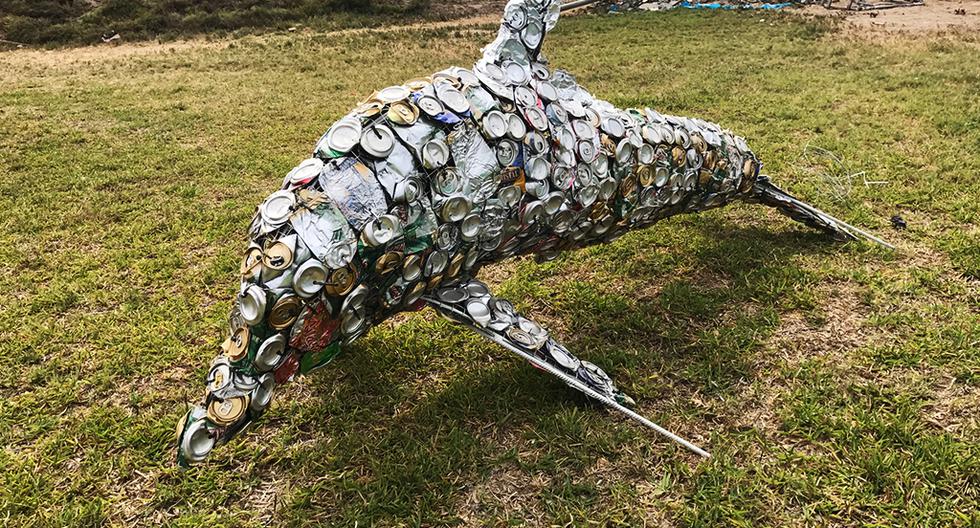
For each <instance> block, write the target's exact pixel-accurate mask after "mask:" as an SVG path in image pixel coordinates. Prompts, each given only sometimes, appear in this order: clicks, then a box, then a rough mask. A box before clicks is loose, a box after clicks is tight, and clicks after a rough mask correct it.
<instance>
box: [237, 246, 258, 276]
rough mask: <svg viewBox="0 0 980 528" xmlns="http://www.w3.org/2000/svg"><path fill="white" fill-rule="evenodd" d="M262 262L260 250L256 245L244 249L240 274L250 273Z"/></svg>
mask: <svg viewBox="0 0 980 528" xmlns="http://www.w3.org/2000/svg"><path fill="white" fill-rule="evenodd" d="M260 264H262V250H261V249H259V248H257V247H250V248H248V250H247V251H245V256H244V257H243V258H242V265H241V268H240V269H241V273H242V275H243V276H244V275H250V274H251V273H252V272H253V271H254V270H255V268H256V266H259V265H260Z"/></svg>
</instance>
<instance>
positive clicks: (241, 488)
mask: <svg viewBox="0 0 980 528" xmlns="http://www.w3.org/2000/svg"><path fill="white" fill-rule="evenodd" d="M760 18H761V17H759V16H757V15H749V14H738V13H719V14H699V13H689V12H676V13H666V14H636V15H630V16H620V17H608V18H596V17H574V18H568V19H565V20H563V21H562V24H561V25H560V26H559V29H558V30H557V31H556V32H555V33H554V34H553V35H551V36H549V41H548V51H549V58H550V59H551V60H552V62H553V64H554V65H556V66H561V67H566V68H568V69H570V70H572V71H573V72H574V73H576V74H577V75H578V77H579V80H580V82H582V83H583V84H585V85H586V86H587V87H589V88H590V90H592V91H593V93H595V94H596V95H599V96H602V97H605V98H607V99H608V100H610V101H611V102H613V103H616V104H618V105H622V106H651V107H654V108H657V109H658V110H661V111H664V112H669V113H675V114H680V115H695V116H700V117H703V118H706V119H711V120H716V121H719V122H721V123H723V124H724V125H725V126H728V127H731V128H732V129H734V130H736V131H738V132H740V133H742V134H744V135H745V136H746V137H748V138H750V144H751V145H752V146H753V148H754V149H755V150H756V151H757V152H758V153H759V154H760V156H762V158H763V160H765V161H766V163H767V165H766V171H767V172H769V173H770V174H772V175H773V176H774V177H775V179H776V180H777V181H778V182H781V183H783V184H785V185H786V186H787V187H789V188H791V189H792V190H793V191H794V192H796V193H797V194H800V195H803V196H809V197H813V196H818V195H819V193H818V192H817V191H818V189H816V188H815V186H816V185H817V183H816V181H815V180H814V179H813V178H812V175H811V174H809V172H808V171H807V170H806V168H805V167H804V166H803V165H804V164H803V163H802V161H801V156H802V150H803V147H804V145H806V144H807V143H811V144H815V145H819V146H822V147H824V148H828V149H831V150H833V151H834V152H836V153H837V154H838V155H840V156H842V157H843V158H844V159H845V160H846V161H847V162H848V164H849V165H850V166H851V167H853V169H854V170H856V171H857V170H860V171H865V173H866V174H867V175H868V179H869V180H874V181H885V182H887V183H886V184H882V185H873V186H865V185H864V184H863V183H861V179H860V178H858V179H857V181H856V185H855V186H854V188H853V189H852V191H851V193H850V194H849V197H848V199H847V200H846V201H845V202H843V203H829V202H820V201H819V200H817V201H818V205H820V206H821V207H825V208H827V209H828V210H830V211H831V212H833V213H834V214H836V215H839V216H842V217H844V218H847V219H848V220H850V221H853V222H854V223H856V224H858V225H861V226H862V227H865V228H867V229H870V230H873V231H875V232H877V233H879V234H881V235H882V236H884V237H885V238H887V239H888V240H889V241H891V242H893V243H895V244H896V245H897V246H898V247H899V248H900V249H899V251H898V252H897V253H894V254H891V253H888V252H885V251H883V250H879V249H876V248H871V247H868V246H862V245H837V244H833V243H831V242H829V241H827V240H826V239H825V238H824V237H823V236H821V235H820V234H818V233H813V232H811V231H808V230H806V229H804V228H800V227H798V226H796V225H794V224H792V223H791V222H789V221H788V220H786V219H784V218H783V217H781V216H779V215H777V214H774V213H773V212H771V211H767V210H764V209H762V208H759V207H750V206H735V207H732V208H730V209H727V210H723V211H715V212H710V213H706V214H703V215H698V216H689V217H681V218H676V219H673V220H670V221H668V222H665V223H663V224H661V225H659V226H656V227H655V228H653V229H651V230H648V231H645V232H641V233H635V234H631V235H629V236H626V237H624V238H623V239H621V240H619V241H617V242H615V243H614V244H612V245H609V246H605V247H598V248H590V249H587V250H584V251H581V252H578V253H575V254H570V255H565V256H562V257H561V258H559V259H558V260H557V261H555V262H552V263H548V264H543V265H538V264H534V263H533V262H530V261H520V262H516V263H507V264H504V265H501V266H499V267H497V268H494V269H491V270H488V274H487V275H488V277H489V279H488V280H490V282H492V283H494V284H495V285H496V289H497V291H498V292H499V293H500V294H501V295H503V296H506V297H508V298H511V299H513V300H514V301H515V303H516V304H517V305H518V307H519V308H520V309H522V310H524V311H526V312H528V313H531V314H534V316H535V317H536V318H538V319H540V320H542V321H547V322H548V324H549V327H550V328H551V329H552V330H553V331H554V332H555V333H556V334H557V335H559V336H561V338H562V339H563V340H564V341H565V342H566V343H567V344H568V345H569V347H570V348H571V349H572V350H573V351H575V352H576V353H577V354H579V355H580V356H581V357H583V358H587V359H589V360H592V361H594V362H595V363H598V364H599V365H601V366H603V367H605V368H606V369H607V371H609V372H610V373H611V374H612V375H613V377H614V378H615V379H616V380H617V381H618V383H619V385H620V386H621V388H623V389H624V390H625V391H626V392H627V393H629V394H631V395H633V396H634V397H636V399H637V400H638V402H639V403H638V406H639V409H640V410H641V411H642V412H644V413H645V414H647V415H649V416H651V417H652V418H654V419H655V420H658V421H660V422H662V423H664V424H665V425H667V426H669V427H670V428H673V429H675V430H677V431H678V432H680V433H682V434H684V435H686V436H689V437H692V438H694V439H696V440H698V441H700V442H701V443H703V444H705V445H706V446H707V447H709V448H710V449H711V450H712V452H713V454H714V458H713V459H712V460H711V461H701V460H697V459H695V458H693V457H692V456H690V455H688V454H686V453H685V452H683V451H682V450H679V449H678V448H676V447H674V446H672V445H669V444H667V443H665V442H664V441H662V440H661V439H660V438H658V437H655V436H652V435H651V434H648V432H647V431H644V430H641V429H638V428H636V427H634V426H633V425H631V424H628V423H626V422H623V421H622V420H621V419H620V418H619V417H616V416H614V415H611V414H609V413H607V412H605V411H603V410H602V409H601V407H599V406H596V405H594V404H590V403H589V402H588V401H586V400H585V399H583V398H582V397H580V396H578V395H577V394H575V393H573V392H572V391H570V390H569V389H567V388H565V387H563V386H562V385H560V383H558V382H556V381H553V380H551V379H548V378H547V377H545V376H544V375H543V374H541V373H540V372H538V371H536V370H534V369H532V368H530V367H529V366H528V365H526V364H523V363H522V362H520V361H516V360H514V359H513V358H512V357H510V356H509V355H507V354H506V353H505V352H504V351H502V350H501V349H499V348H496V347H495V346H493V345H491V344H489V343H485V342H483V341H481V340H480V339H479V338H477V337H475V336H473V335H470V334H468V333H465V332H460V331H458V330H457V329H455V328H454V327H452V326H451V325H449V324H448V323H446V322H444V321H442V320H441V319H438V318H436V317H434V316H433V315H432V314H431V313H430V312H422V313H420V314H414V315H411V316H407V317H401V318H399V321H398V322H399V323H400V324H392V325H388V326H383V327H381V328H378V329H376V330H374V331H373V332H372V333H371V334H370V335H369V336H368V337H367V338H365V339H363V340H362V341H360V342H359V343H358V344H357V345H356V346H354V347H352V348H351V349H349V350H348V351H347V352H346V353H345V354H344V355H342V356H341V357H340V358H339V359H338V360H337V361H336V362H335V363H334V364H333V365H331V366H330V367H328V368H326V369H325V370H324V371H322V372H320V373H318V374H317V375H316V376H312V377H310V378H308V379H306V380H304V381H302V382H300V383H298V384H294V385H293V386H292V387H290V388H289V389H288V390H285V391H284V392H282V393H280V394H279V395H278V399H277V401H276V402H275V403H274V405H273V406H272V409H271V411H270V412H269V413H268V414H267V415H266V418H265V419H264V420H263V422H262V427H260V428H258V429H256V430H255V431H254V432H252V433H250V434H248V435H246V436H245V437H243V438H242V439H241V440H240V441H236V442H234V443H233V444H231V445H229V446H226V447H224V448H222V449H221V450H220V451H218V452H216V453H215V455H214V456H213V457H212V458H211V459H210V462H209V464H207V465H205V466H203V467H200V468H197V469H194V470H192V471H188V472H181V471H179V470H177V469H176V468H175V467H174V464H173V442H174V438H173V435H174V427H175V423H176V421H177V419H178V417H179V416H180V415H181V414H182V413H183V411H184V407H183V406H184V403H185V402H188V401H191V400H193V399H196V398H197V397H198V396H199V394H200V392H201V384H202V379H203V376H204V372H205V368H206V367H207V362H208V361H209V360H210V358H211V357H212V356H213V355H214V354H215V352H216V350H217V345H218V343H219V341H220V338H221V332H222V328H223V326H224V317H225V315H226V313H227V310H228V307H229V304H230V300H231V298H232V295H233V293H234V292H235V288H236V287H237V283H236V274H235V270H236V269H237V266H238V255H239V252H240V250H241V248H242V246H243V243H244V241H245V233H244V230H245V227H246V225H247V223H248V221H249V219H250V218H251V215H252V212H253V210H254V206H255V204H257V203H259V202H260V201H261V199H262V198H263V197H264V196H265V195H266V194H268V193H269V192H271V191H272V190H274V189H276V188H277V187H278V184H279V182H281V178H282V175H283V174H285V172H286V171H288V170H289V169H290V168H291V167H292V166H293V165H294V164H295V163H296V162H298V161H299V160H301V159H302V158H303V157H305V156H306V155H308V153H309V151H310V149H311V148H312V145H313V142H314V141H315V140H316V138H318V137H319V135H320V134H321V133H322V132H323V130H324V129H325V128H326V127H327V126H328V125H329V123H330V122H332V121H333V120H334V119H336V118H338V117H340V116H341V115H343V113H345V112H346V110H347V109H348V108H350V107H351V106H352V105H354V104H355V103H356V102H357V101H359V100H360V99H361V98H363V97H366V96H368V95H370V93H371V92H372V91H373V90H374V89H377V88H381V87H384V86H387V85H389V84H393V83H396V82H400V81H403V80H406V79H410V78H413V77H418V76H420V75H424V74H427V73H431V72H433V71H436V70H438V69H441V68H443V67H445V66H447V65H450V64H458V65H468V64H471V63H472V62H473V60H474V59H475V58H476V57H477V56H478V54H479V48H480V47H481V45H483V44H484V43H486V42H487V41H489V40H490V39H491V38H492V35H493V31H494V28H491V27H477V28H475V29H474V28H465V29H464V28H451V29H429V30H420V31H413V32H408V31H387V32H379V33H366V34H344V35H337V34H296V35H289V36H276V37H247V38H243V39H240V40H235V41H230V42H228V41H219V42H216V43H207V44H204V43H201V44H195V45H192V46H185V45H177V46H175V47H174V48H173V49H172V50H171V49H170V46H169V45H163V46H157V45H154V46H153V47H150V48H145V49H142V51H139V52H138V53H137V52H131V51H132V50H130V49H129V48H115V49H112V50H108V51H98V52H94V51H92V50H84V49H83V50H70V51H59V52H50V53H45V52H17V53H6V54H0V185H2V196H3V201H2V203H0V258H2V261H3V262H4V263H5V266H4V267H3V268H0V291H2V292H3V295H2V296H0V444H2V445H3V446H4V449H3V450H0V468H2V469H0V519H2V520H3V523H4V524H6V525H11V526H27V525H98V524H102V523H105V522H108V523H113V524H133V525H145V524H150V523H162V522H173V523H176V524H180V525H188V526H197V525H201V524H207V525H209V526H224V525H228V526H233V525H234V526H238V525H260V524H262V523H265V522H273V523H277V524H278V523H289V524H298V525H304V524H315V523H328V524H334V525H353V524H354V523H355V521H356V522H358V523H359V524H358V525H359V526H367V525H379V526H393V525H406V526H407V525H411V526H418V525H422V526H429V525H440V524H459V522H460V521H461V520H466V521H469V522H472V523H476V524H479V523H477V521H481V520H482V521H484V522H485V523H486V524H489V525H505V524H507V523H508V522H510V523H517V524H519V523H521V522H528V523H532V524H535V523H545V524H547V523H556V524H562V523H566V522H569V521H572V522H573V524H585V523H586V521H591V522H593V523H596V524H599V525H609V524H617V523H618V524H622V525H629V526H637V525H641V524H642V523H643V522H644V521H646V522H647V523H648V524H652V525H657V524H658V523H666V524H668V525H691V526H719V525H742V526H757V525H774V526H826V525H882V526H884V525H908V526H924V525H934V526H950V525H954V526H955V525H960V526H970V525H975V524H976V523H978V522H980V518H978V517H977V513H976V508H975V506H974V505H975V504H976V503H977V501H978V500H980V497H978V495H980V491H978V486H980V483H978V481H977V475H978V474H980V467H978V460H980V458H978V455H980V451H978V447H977V446H978V445H980V442H978V441H980V434H978V425H977V418H976V408H977V405H978V403H980V397H978V394H980V392H978V391H980V389H978V387H980V354H978V347H980V314H978V312H977V306H978V301H980V295H978V288H977V280H978V279H980V250H978V246H980V230H978V224H977V218H978V213H980V205H978V204H980V183H978V182H980V179H978V178H977V175H978V174H980V155H978V154H977V153H978V151H980V108H978V107H977V105H976V101H977V98H978V96H980V92H978V90H980V89H978V87H980V65H978V63H977V58H976V57H977V53H976V42H975V40H974V41H972V42H971V40H973V38H972V37H970V36H961V37H957V36H951V37H945V38H943V39H934V38H911V37H909V38H905V39H896V40H890V41H883V42H880V43H874V42H865V41H861V42H856V41H849V40H845V39H843V38H841V37H839V36H837V35H835V34H834V33H833V31H832V28H829V27H827V26H824V25H821V24H817V23H812V22H802V21H801V20H799V19H796V18H791V17H782V16H772V15H766V17H765V18H766V20H765V21H761V20H760ZM896 213H898V214H901V215H902V216H903V217H904V218H905V219H906V220H907V221H908V223H909V229H908V230H906V231H894V230H892V229H891V228H890V227H889V221H888V219H889V218H890V217H891V216H892V215H893V214H896Z"/></svg>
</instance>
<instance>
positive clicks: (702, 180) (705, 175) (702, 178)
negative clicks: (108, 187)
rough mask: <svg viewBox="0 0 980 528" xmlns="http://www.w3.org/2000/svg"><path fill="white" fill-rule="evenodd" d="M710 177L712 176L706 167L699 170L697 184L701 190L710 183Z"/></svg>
mask: <svg viewBox="0 0 980 528" xmlns="http://www.w3.org/2000/svg"><path fill="white" fill-rule="evenodd" d="M711 176H712V174H711V171H710V170H708V169H707V168H706V167H702V168H701V173H700V175H699V177H698V184H700V185H701V188H705V187H707V186H708V184H709V183H711Z"/></svg>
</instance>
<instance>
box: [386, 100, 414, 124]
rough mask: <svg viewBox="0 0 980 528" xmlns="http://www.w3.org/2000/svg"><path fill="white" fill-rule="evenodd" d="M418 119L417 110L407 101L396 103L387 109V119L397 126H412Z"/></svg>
mask: <svg viewBox="0 0 980 528" xmlns="http://www.w3.org/2000/svg"><path fill="white" fill-rule="evenodd" d="M418 118H419V109H418V107H416V106H415V105H413V104H412V103H409V102H408V101H396V102H394V103H391V106H390V107H388V119H389V120H390V121H391V122H392V123H395V124H398V125H406V126H408V125H413V124H415V122H416V121H418Z"/></svg>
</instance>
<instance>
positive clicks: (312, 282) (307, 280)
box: [293, 258, 327, 299]
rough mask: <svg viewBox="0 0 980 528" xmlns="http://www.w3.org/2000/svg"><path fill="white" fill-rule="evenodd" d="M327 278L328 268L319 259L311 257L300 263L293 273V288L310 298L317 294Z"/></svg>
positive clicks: (304, 296)
mask: <svg viewBox="0 0 980 528" xmlns="http://www.w3.org/2000/svg"><path fill="white" fill-rule="evenodd" d="M326 280H327V268H326V267H325V266H324V265H323V263H321V262H320V261H319V260H317V259H315V258H311V259H309V260H307V261H306V262H304V263H303V264H301V265H300V267H299V268H298V269H297V270H296V273H295V274H293V290H295V291H296V293H297V294H298V295H299V296H300V297H302V298H304V299H308V298H310V297H313V296H314V295H316V294H317V293H318V292H319V291H320V289H321V288H323V284H324V283H325V282H326Z"/></svg>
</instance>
